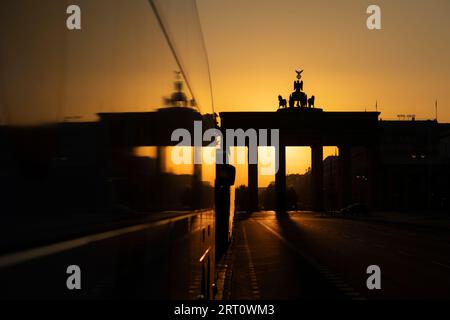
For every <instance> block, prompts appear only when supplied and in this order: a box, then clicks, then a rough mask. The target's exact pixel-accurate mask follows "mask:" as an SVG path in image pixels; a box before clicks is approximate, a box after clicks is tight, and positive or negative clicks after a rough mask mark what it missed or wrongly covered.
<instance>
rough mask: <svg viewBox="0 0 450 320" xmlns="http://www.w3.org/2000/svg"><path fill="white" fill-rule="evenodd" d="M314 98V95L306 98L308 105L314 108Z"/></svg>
mask: <svg viewBox="0 0 450 320" xmlns="http://www.w3.org/2000/svg"><path fill="white" fill-rule="evenodd" d="M315 99H316V98H315V97H314V96H311V98H309V99H308V107H310V108H311V107H313V108H314V100H315Z"/></svg>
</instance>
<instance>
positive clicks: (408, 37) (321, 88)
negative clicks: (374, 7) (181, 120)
mask: <svg viewBox="0 0 450 320" xmlns="http://www.w3.org/2000/svg"><path fill="white" fill-rule="evenodd" d="M376 3H377V4H378V5H379V6H380V7H381V13H382V30H380V31H370V30H368V29H367V28H366V18H367V14H366V8H367V6H368V5H369V4H372V2H369V1H354V0H351V1H350V0H344V1H334V0H328V1H324V0H317V1H302V0H279V1H273V0H270V1H268V0H259V1H242V0H227V1H222V0H199V1H198V7H199V12H200V18H201V22H202V25H203V32H204V34H205V39H206V46H207V49H208V54H209V59H210V64H211V70H212V79H213V85H214V98H215V102H216V109H218V110H221V111H223V110H233V111H235V110H273V109H274V108H275V107H276V106H277V95H278V94H282V95H284V96H285V97H286V96H287V95H288V94H289V92H290V90H291V87H292V81H293V80H294V76H295V73H294V69H295V68H303V69H305V71H304V74H303V75H304V77H303V80H304V84H305V91H306V92H307V93H308V94H309V95H312V94H314V95H315V96H316V102H317V105H319V106H321V107H323V108H324V109H325V110H333V111H335V110H336V111H344V110H365V109H367V110H374V108H375V101H376V100H378V101H379V103H378V106H379V111H381V112H382V118H396V116H397V115H398V114H416V115H417V117H418V118H434V117H435V111H434V101H435V99H438V101H439V120H440V121H450V108H449V105H450V93H449V90H448V85H449V83H450V19H448V13H449V12H450V1H448V0H431V1H424V0H420V1H419V0H397V1H387V0H380V1H376Z"/></svg>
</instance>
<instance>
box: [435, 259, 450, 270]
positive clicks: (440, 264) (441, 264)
mask: <svg viewBox="0 0 450 320" xmlns="http://www.w3.org/2000/svg"><path fill="white" fill-rule="evenodd" d="M431 263H434V264H436V265H438V266H441V267H444V268H447V269H450V266H449V265H447V264H445V263H440V262H438V261H434V260H433V261H431Z"/></svg>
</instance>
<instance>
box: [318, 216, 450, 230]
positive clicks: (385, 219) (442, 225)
mask: <svg viewBox="0 0 450 320" xmlns="http://www.w3.org/2000/svg"><path fill="white" fill-rule="evenodd" d="M320 215H322V216H323V215H324V214H323V213H321V214H320ZM325 216H328V214H325ZM330 216H331V217H334V218H341V219H352V220H360V221H370V222H375V223H384V224H392V225H397V226H405V227H414V228H428V229H430V228H431V229H435V230H440V231H445V232H450V214H448V213H444V212H396V211H388V212H386V211H384V212H369V213H368V214H365V215H348V216H344V215H340V214H337V213H335V214H332V215H330Z"/></svg>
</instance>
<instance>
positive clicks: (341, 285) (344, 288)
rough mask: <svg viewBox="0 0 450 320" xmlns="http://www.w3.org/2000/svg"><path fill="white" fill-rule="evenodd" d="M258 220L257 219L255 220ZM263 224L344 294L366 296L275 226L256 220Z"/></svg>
mask: <svg viewBox="0 0 450 320" xmlns="http://www.w3.org/2000/svg"><path fill="white" fill-rule="evenodd" d="M255 221H256V220H255ZM256 222H258V223H259V224H260V225H261V226H263V227H264V228H265V229H266V230H267V231H269V232H270V233H272V234H273V235H274V236H275V237H277V238H278V239H280V240H281V242H282V243H283V244H285V245H286V246H287V247H289V248H290V249H291V250H293V251H294V252H295V253H297V254H298V255H299V256H300V257H302V258H303V259H304V260H306V261H307V262H308V263H309V264H310V265H312V266H313V267H314V268H315V269H316V270H317V271H318V272H319V273H320V274H321V275H322V276H323V277H324V278H326V279H327V281H328V282H329V283H331V284H332V285H333V286H335V287H336V288H337V289H338V290H340V291H341V292H342V293H343V294H344V295H346V296H348V297H349V298H351V299H364V297H362V296H361V294H360V293H358V292H356V291H355V290H354V289H353V288H351V287H350V286H349V285H347V284H346V283H345V282H344V281H343V280H341V279H340V278H339V277H338V276H337V275H336V274H334V273H333V272H331V271H330V270H329V269H328V267H326V266H325V265H323V264H320V263H319V262H318V261H316V260H315V259H314V258H312V257H311V256H309V255H306V254H305V253H304V252H302V251H301V250H300V249H299V248H298V247H297V246H295V245H294V244H292V243H291V242H290V241H289V240H287V239H286V238H285V237H283V236H282V235H281V234H279V233H278V232H277V231H275V230H274V229H273V228H271V227H269V226H268V225H266V224H265V223H263V222H261V221H256Z"/></svg>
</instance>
